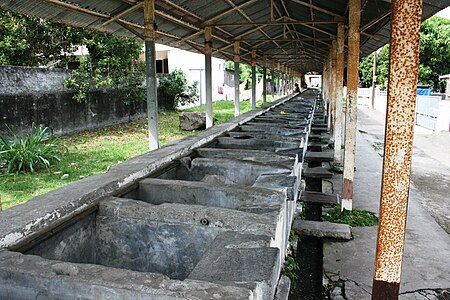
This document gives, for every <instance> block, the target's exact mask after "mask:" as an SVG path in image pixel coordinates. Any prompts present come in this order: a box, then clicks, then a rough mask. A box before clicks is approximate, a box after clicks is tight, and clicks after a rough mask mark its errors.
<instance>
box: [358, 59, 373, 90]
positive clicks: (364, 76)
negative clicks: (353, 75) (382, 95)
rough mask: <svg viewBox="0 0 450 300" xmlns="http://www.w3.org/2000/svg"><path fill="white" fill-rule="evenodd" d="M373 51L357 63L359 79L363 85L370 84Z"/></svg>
mask: <svg viewBox="0 0 450 300" xmlns="http://www.w3.org/2000/svg"><path fill="white" fill-rule="evenodd" d="M372 72H373V53H372V54H370V55H368V56H366V57H363V58H362V59H361V62H360V63H359V80H360V81H361V84H362V86H363V87H365V88H367V87H370V86H372Z"/></svg>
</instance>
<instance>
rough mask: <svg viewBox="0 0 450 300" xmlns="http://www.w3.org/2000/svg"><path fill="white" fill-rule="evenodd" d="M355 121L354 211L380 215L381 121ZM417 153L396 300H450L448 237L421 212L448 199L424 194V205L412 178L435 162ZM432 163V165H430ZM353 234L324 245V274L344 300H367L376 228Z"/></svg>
mask: <svg viewBox="0 0 450 300" xmlns="http://www.w3.org/2000/svg"><path fill="white" fill-rule="evenodd" d="M358 118H359V124H358V129H359V132H358V134H357V157H356V160H357V161H356V174H355V186H354V189H355V190H354V202H353V203H354V208H356V209H363V210H369V211H372V212H374V213H376V214H377V215H378V209H379V201H380V189H381V172H382V149H383V148H382V147H383V145H382V143H383V135H384V124H383V123H384V120H383V119H381V118H380V116H379V115H377V114H376V113H374V114H372V113H370V112H368V111H364V110H360V111H359V115H358ZM419 150H420V149H419ZM416 152H417V149H415V153H414V158H413V160H414V165H413V168H415V170H416V171H414V170H413V173H414V172H416V175H414V174H413V177H412V182H411V190H410V199H409V206H408V220H407V233H406V244H405V252H404V257H403V270H402V279H401V280H402V282H401V287H400V293H401V295H400V299H450V295H449V294H446V292H445V291H444V292H443V291H441V290H442V289H450V236H449V235H448V234H447V232H446V231H445V230H444V229H443V228H442V227H441V226H439V224H438V223H437V222H436V221H435V218H433V217H432V216H431V215H430V214H429V213H428V211H427V210H426V209H425V208H424V207H423V204H426V203H428V202H429V201H432V202H433V203H435V204H436V202H437V201H439V202H441V204H442V203H443V202H448V201H449V199H448V198H450V197H449V196H446V197H444V198H447V199H446V200H445V201H444V200H443V198H439V199H431V198H436V197H435V196H437V195H440V194H442V193H439V192H433V193H431V194H432V195H431V196H430V195H429V194H430V193H425V195H428V197H429V198H430V199H431V200H430V199H428V200H427V199H424V196H423V194H424V193H423V189H424V188H423V187H422V186H420V187H418V185H417V184H416V183H415V182H414V176H419V175H420V174H419V173H421V171H420V170H421V169H420V168H422V172H424V167H425V165H428V167H431V168H433V166H434V165H435V163H436V160H435V158H433V157H430V156H427V155H426V154H425V153H423V152H425V151H422V152H420V151H419V152H420V154H421V155H416ZM436 157H437V158H439V156H436ZM421 161H422V162H421ZM424 162H426V163H424ZM430 162H433V164H431V165H430ZM416 165H417V166H418V167H416ZM442 166H445V168H444V167H442ZM441 167H442V168H444V169H443V170H448V169H446V164H441ZM428 171H430V170H428ZM418 174H419V175H418ZM448 174H450V173H446V174H440V177H441V179H442V177H443V178H445V177H448ZM446 175H447V176H446ZM425 177H426V176H425ZM428 182H429V183H428V185H427V188H428V189H429V190H432V191H435V190H436V189H437V190H439V189H441V185H440V184H439V183H437V182H435V181H434V184H433V181H428ZM335 185H336V183H335ZM442 188H443V189H446V188H448V187H447V186H443V187H442ZM339 189H340V187H339V186H335V190H337V191H338V190H339ZM446 195H450V193H447V194H446ZM446 213H447V215H448V214H450V211H448V210H447V211H446ZM444 217H445V216H444ZM443 227H444V226H443ZM353 234H354V239H353V240H352V241H350V242H342V243H338V242H333V243H327V244H326V245H325V247H324V270H325V273H326V275H327V277H328V278H330V279H331V280H332V281H340V282H342V283H343V286H344V291H343V296H344V298H345V299H355V300H359V299H370V297H371V289H372V280H373V273H374V262H375V249H376V236H377V228H376V227H359V228H353ZM439 295H440V296H439ZM335 299H342V298H339V297H336V298H335Z"/></svg>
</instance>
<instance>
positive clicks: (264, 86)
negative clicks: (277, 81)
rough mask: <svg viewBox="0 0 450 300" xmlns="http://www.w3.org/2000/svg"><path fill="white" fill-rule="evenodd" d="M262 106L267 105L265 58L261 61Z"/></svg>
mask: <svg viewBox="0 0 450 300" xmlns="http://www.w3.org/2000/svg"><path fill="white" fill-rule="evenodd" d="M262 71H263V75H262V76H263V77H262V80H263V106H266V104H267V57H266V56H264V59H263V70H262Z"/></svg>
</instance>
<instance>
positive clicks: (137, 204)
mask: <svg viewBox="0 0 450 300" xmlns="http://www.w3.org/2000/svg"><path fill="white" fill-rule="evenodd" d="M283 209H284V206H283ZM277 216H278V213H276V212H274V213H273V216H272V214H266V215H258V214H253V213H246V212H242V211H237V210H231V209H226V208H218V207H205V206H201V205H192V204H189V205H186V204H179V203H169V204H161V205H152V204H148V203H145V202H142V201H136V200H130V199H123V198H115V197H108V198H106V199H105V200H104V201H102V202H100V207H99V211H98V217H108V218H109V219H114V218H122V219H123V218H129V219H143V220H145V222H150V221H153V222H156V223H165V224H184V225H198V226H204V227H209V228H218V229H221V230H232V231H239V232H246V233H249V234H264V235H267V236H270V237H272V238H275V235H276V233H275V232H276V222H277V221H278V217H277Z"/></svg>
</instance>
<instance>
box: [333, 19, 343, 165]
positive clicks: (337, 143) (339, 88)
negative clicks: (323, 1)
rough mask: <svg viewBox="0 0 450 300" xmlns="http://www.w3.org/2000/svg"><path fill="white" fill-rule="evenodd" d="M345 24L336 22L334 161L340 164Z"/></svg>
mask: <svg viewBox="0 0 450 300" xmlns="http://www.w3.org/2000/svg"><path fill="white" fill-rule="evenodd" d="M344 44H345V25H344V23H339V24H338V30H337V49H336V50H337V56H336V89H335V90H336V95H335V98H336V118H335V130H334V163H335V164H339V165H342V94H343V90H344Z"/></svg>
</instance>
